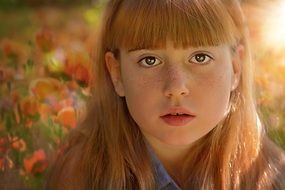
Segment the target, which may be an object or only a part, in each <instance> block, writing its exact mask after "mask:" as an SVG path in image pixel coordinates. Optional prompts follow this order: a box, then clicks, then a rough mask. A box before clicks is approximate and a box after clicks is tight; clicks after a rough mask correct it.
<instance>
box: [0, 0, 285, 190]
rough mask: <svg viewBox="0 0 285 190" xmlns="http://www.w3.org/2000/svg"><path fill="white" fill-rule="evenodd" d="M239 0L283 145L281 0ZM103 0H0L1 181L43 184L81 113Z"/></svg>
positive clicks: (262, 101)
mask: <svg viewBox="0 0 285 190" xmlns="http://www.w3.org/2000/svg"><path fill="white" fill-rule="evenodd" d="M242 2H243V8H244V11H245V14H246V17H247V19H248V24H249V29H250V36H251V45H252V49H253V56H254V57H253V58H254V61H255V64H256V66H255V84H256V89H255V91H256V97H257V105H258V110H259V114H260V117H261V120H262V122H263V123H265V126H266V129H267V133H268V135H269V136H270V137H271V138H272V139H273V140H274V141H275V142H276V143H277V144H278V145H279V146H280V147H281V148H283V149H285V101H284V100H285V24H284V20H285V11H284V10H285V0H267V1H266V0H243V1H242ZM104 3H105V1H104V0H72V1H69V0H0V189H3V190H4V189H9V190H10V189H11V190H12V189H15V190H16V189H17V190H18V189H21V190H26V189H27V190H33V189H42V187H43V185H44V183H45V175H46V173H47V172H48V170H49V166H50V163H51V162H52V160H53V158H54V157H55V155H57V154H58V153H59V152H60V151H61V150H62V149H63V148H64V147H62V145H61V142H62V140H63V138H64V137H65V136H66V135H67V134H68V132H69V131H70V129H72V128H74V127H75V126H76V123H78V122H80V120H81V119H82V118H83V117H84V113H85V109H86V100H87V99H88V98H90V93H89V91H90V86H91V85H92V84H90V77H91V73H90V65H91V64H92V52H93V50H94V48H95V41H96V33H97V28H98V21H99V20H100V15H101V11H102V7H103V6H104ZM92 77H95V80H96V76H92Z"/></svg>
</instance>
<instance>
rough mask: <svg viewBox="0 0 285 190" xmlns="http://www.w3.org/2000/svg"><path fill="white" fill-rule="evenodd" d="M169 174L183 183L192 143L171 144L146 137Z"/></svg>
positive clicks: (177, 181) (176, 180) (178, 182)
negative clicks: (184, 166) (184, 170)
mask: <svg viewBox="0 0 285 190" xmlns="http://www.w3.org/2000/svg"><path fill="white" fill-rule="evenodd" d="M146 139H147V141H148V143H149V144H150V146H151V147H152V149H153V151H154V152H155V154H156V156H157V157H158V159H159V160H160V161H161V162H162V164H163V166H164V168H165V169H166V170H167V172H168V174H169V175H170V176H171V177H172V178H173V179H174V181H175V182H176V183H177V184H180V183H181V179H182V169H183V165H184V162H185V160H186V158H187V154H188V152H189V149H190V145H169V144H166V143H163V142H161V141H159V140H157V139H154V138H150V137H149V138H146Z"/></svg>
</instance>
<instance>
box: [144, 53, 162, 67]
mask: <svg viewBox="0 0 285 190" xmlns="http://www.w3.org/2000/svg"><path fill="white" fill-rule="evenodd" d="M139 63H140V64H141V65H142V66H144V67H153V66H155V65H158V64H160V63H161V61H160V60H159V59H157V58H156V57H153V56H147V57H144V58H142V59H141V60H139Z"/></svg>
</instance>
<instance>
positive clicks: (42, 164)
mask: <svg viewBox="0 0 285 190" xmlns="http://www.w3.org/2000/svg"><path fill="white" fill-rule="evenodd" d="M47 166H48V163H47V160H46V154H45V152H44V150H43V149H39V150H37V151H35V152H34V153H33V155H32V156H31V157H29V158H26V159H24V168H25V170H26V172H28V173H30V174H38V173H43V172H44V171H45V170H46V168H47Z"/></svg>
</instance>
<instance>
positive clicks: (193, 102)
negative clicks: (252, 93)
mask: <svg viewBox="0 0 285 190" xmlns="http://www.w3.org/2000/svg"><path fill="white" fill-rule="evenodd" d="M106 57H107V59H106V60H109V61H106V62H107V64H108V65H109V66H108V68H109V71H110V74H111V77H112V80H113V83H114V86H115V88H116V91H117V93H118V89H120V90H119V91H120V92H119V93H118V94H120V95H123V96H125V98H126V102H127V106H128V109H129V112H130V114H131V116H132V118H133V119H134V120H135V122H136V123H137V125H138V126H139V128H140V130H141V131H142V133H143V134H144V136H145V137H146V139H148V140H151V139H153V140H158V141H160V142H162V143H166V144H171V145H190V144H192V143H193V142H195V141H196V140H198V139H199V138H201V137H203V136H204V135H206V134H207V133H208V132H210V131H211V130H212V129H213V128H214V127H215V126H216V125H217V124H218V123H219V122H220V121H221V120H222V119H223V118H224V117H225V115H226V113H227V110H228V106H229V98H230V92H231V91H232V90H233V89H234V88H235V87H236V86H237V84H238V80H239V75H240V69H239V64H237V63H235V60H234V58H233V56H232V52H231V49H230V47H229V46H227V45H224V46H210V47H199V48H194V47H189V48H185V49H183V48H174V46H173V44H171V43H168V44H167V46H166V47H165V48H162V49H141V50H134V51H130V50H128V49H123V48H122V49H120V60H113V61H110V60H112V59H108V55H107V54H106ZM109 58H110V56H109ZM116 64H118V65H119V66H118V65H116ZM114 65H116V66H114ZM110 68H111V69H110ZM162 116H165V117H162ZM190 116H191V117H190ZM192 116H193V117H192ZM187 118H188V119H187ZM169 121H170V122H169Z"/></svg>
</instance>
